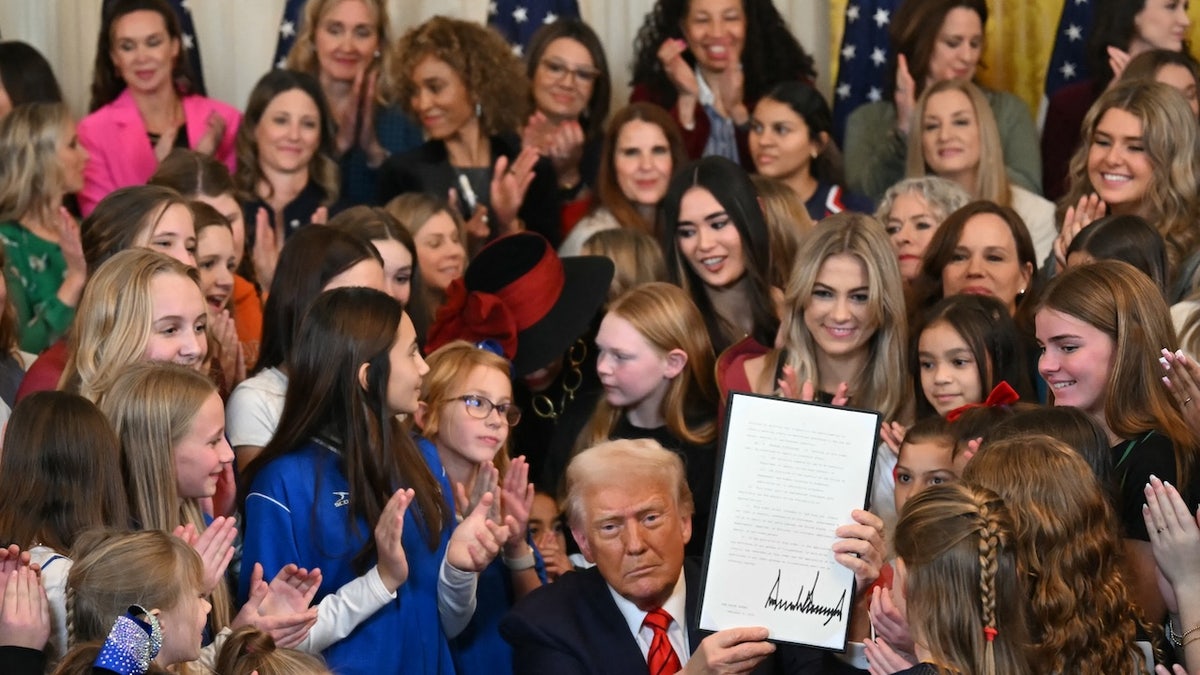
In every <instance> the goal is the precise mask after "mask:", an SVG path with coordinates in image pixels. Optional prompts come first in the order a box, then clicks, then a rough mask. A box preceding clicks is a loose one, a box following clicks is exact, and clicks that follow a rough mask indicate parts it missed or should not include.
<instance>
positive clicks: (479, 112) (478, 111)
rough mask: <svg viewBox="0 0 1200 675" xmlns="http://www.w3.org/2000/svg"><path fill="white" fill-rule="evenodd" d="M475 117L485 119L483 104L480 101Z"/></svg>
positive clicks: (476, 107)
mask: <svg viewBox="0 0 1200 675" xmlns="http://www.w3.org/2000/svg"><path fill="white" fill-rule="evenodd" d="M475 116H476V117H483V104H482V103H480V102H479V101H476V102H475Z"/></svg>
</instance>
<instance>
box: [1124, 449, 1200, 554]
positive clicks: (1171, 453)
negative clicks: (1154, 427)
mask: <svg viewBox="0 0 1200 675" xmlns="http://www.w3.org/2000/svg"><path fill="white" fill-rule="evenodd" d="M1112 458H1113V475H1114V478H1115V480H1116V483H1117V485H1116V487H1117V495H1118V498H1119V501H1118V504H1117V508H1118V513H1117V515H1118V517H1119V518H1120V520H1121V526H1122V529H1123V530H1124V532H1125V537H1126V538H1129V539H1137V540H1140V541H1150V535H1149V534H1148V533H1147V532H1146V521H1145V520H1144V519H1143V518H1142V504H1145V503H1146V496H1145V493H1144V492H1143V490H1144V488H1145V487H1146V483H1148V482H1150V476H1151V475H1154V476H1157V477H1158V478H1159V479H1161V480H1164V481H1168V482H1170V483H1171V484H1172V485H1175V486H1176V487H1178V488H1179V491H1180V493H1182V494H1183V498H1184V500H1186V501H1187V503H1188V504H1189V505H1190V508H1191V509H1192V510H1195V509H1196V506H1197V501H1196V499H1197V496H1200V490H1198V489H1197V486H1196V483H1197V481H1196V480H1195V477H1193V479H1192V480H1190V481H1188V482H1187V483H1186V484H1183V483H1181V482H1180V481H1179V480H1178V478H1179V477H1178V476H1177V475H1176V472H1175V444H1174V443H1172V442H1171V439H1169V438H1167V437H1166V435H1164V434H1162V433H1159V432H1157V431H1149V432H1146V433H1144V434H1142V435H1141V436H1138V437H1137V438H1135V439H1133V440H1130V441H1123V442H1121V443H1118V444H1116V445H1114V446H1113V447H1112ZM1193 473H1196V472H1193Z"/></svg>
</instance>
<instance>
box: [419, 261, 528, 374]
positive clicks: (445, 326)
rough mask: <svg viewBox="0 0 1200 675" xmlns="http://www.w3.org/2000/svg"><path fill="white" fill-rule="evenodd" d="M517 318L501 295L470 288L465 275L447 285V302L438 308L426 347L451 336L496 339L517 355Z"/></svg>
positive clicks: (507, 352)
mask: <svg viewBox="0 0 1200 675" xmlns="http://www.w3.org/2000/svg"><path fill="white" fill-rule="evenodd" d="M517 332H518V330H517V322H516V319H515V318H514V317H513V315H512V312H510V311H509V309H508V305H505V304H504V301H503V300H501V299H500V297H499V296H498V295H495V294H492V293H485V292H483V291H468V290H467V286H466V284H465V283H464V282H463V280H462V278H461V277H460V278H458V279H455V280H454V281H452V282H450V286H449V287H447V288H446V302H445V304H443V305H442V306H441V308H440V309H438V312H437V320H436V321H434V323H433V326H432V327H431V328H430V329H429V340H428V341H427V343H426V345H425V348H426V351H429V352H432V351H434V350H435V349H437V348H438V347H441V346H442V345H444V344H446V343H447V342H450V341H451V340H467V341H468V342H475V341H477V340H484V339H491V340H495V341H496V342H497V343H499V344H500V346H501V347H502V348H503V349H504V355H505V356H506V357H508V358H509V359H512V358H513V357H514V356H516V355H517Z"/></svg>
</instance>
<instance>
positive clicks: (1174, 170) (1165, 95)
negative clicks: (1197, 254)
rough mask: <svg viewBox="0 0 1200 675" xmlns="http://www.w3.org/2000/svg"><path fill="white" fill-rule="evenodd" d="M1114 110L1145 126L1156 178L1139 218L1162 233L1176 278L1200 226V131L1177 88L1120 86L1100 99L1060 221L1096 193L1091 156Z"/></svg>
mask: <svg viewBox="0 0 1200 675" xmlns="http://www.w3.org/2000/svg"><path fill="white" fill-rule="evenodd" d="M1114 108H1115V109H1117V110H1123V111H1125V112H1127V113H1129V114H1130V115H1133V116H1134V117H1136V118H1137V119H1138V121H1139V122H1140V123H1141V126H1142V133H1141V138H1142V145H1143V147H1144V149H1145V156H1146V159H1147V160H1148V161H1149V163H1150V166H1151V167H1152V169H1153V175H1152V176H1151V180H1150V184H1149V185H1148V186H1147V187H1146V194H1145V195H1143V196H1142V198H1141V200H1140V203H1139V204H1138V205H1137V211H1136V213H1137V215H1140V216H1141V217H1143V218H1145V219H1146V221H1147V222H1149V223H1151V224H1153V225H1154V226H1155V227H1157V228H1158V231H1159V232H1160V233H1162V236H1163V240H1164V241H1166V243H1167V262H1168V264H1169V265H1170V268H1171V276H1172V278H1174V275H1175V274H1177V269H1178V267H1179V265H1181V264H1182V263H1183V262H1184V261H1185V260H1186V259H1187V257H1188V256H1189V255H1190V254H1191V253H1192V252H1193V251H1194V250H1195V249H1196V244H1197V241H1198V240H1200V234H1198V233H1197V230H1196V222H1197V221H1198V220H1200V204H1198V203H1197V200H1196V195H1197V193H1200V170H1197V168H1196V165H1195V162H1194V158H1195V157H1197V156H1200V128H1197V126H1196V116H1195V115H1193V114H1192V109H1191V108H1190V107H1189V106H1188V104H1187V100H1186V99H1184V97H1183V94H1181V93H1179V92H1178V91H1177V90H1175V89H1174V88H1172V87H1170V86H1168V85H1165V84H1159V83H1157V82H1136V81H1135V82H1120V83H1118V84H1117V85H1116V86H1114V87H1112V88H1111V89H1108V90H1107V91H1105V92H1104V93H1103V94H1101V95H1100V98H1098V99H1096V102H1095V103H1094V104H1092V107H1091V109H1089V110H1088V113H1087V116H1086V117H1084V119H1083V126H1082V127H1080V135H1081V139H1080V144H1079V149H1078V150H1076V151H1075V154H1074V156H1072V157H1071V168H1070V172H1069V173H1068V177H1069V179H1070V189H1069V190H1068V191H1067V194H1066V195H1065V196H1064V197H1063V198H1062V199H1061V200H1059V203H1058V204H1059V214H1058V215H1059V220H1060V221H1061V220H1062V214H1063V212H1065V211H1066V209H1067V207H1069V206H1073V205H1074V204H1076V203H1078V202H1079V198H1080V197H1083V196H1085V195H1088V194H1091V193H1093V192H1095V191H1096V190H1095V187H1094V186H1093V185H1092V182H1091V179H1090V178H1089V177H1088V154H1089V152H1090V151H1091V146H1092V143H1093V138H1094V137H1095V134H1096V127H1097V126H1099V124H1100V120H1101V119H1103V117H1104V114H1105V113H1107V112H1108V111H1109V110H1112V109H1114Z"/></svg>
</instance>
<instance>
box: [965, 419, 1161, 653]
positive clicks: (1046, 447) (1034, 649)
mask: <svg viewBox="0 0 1200 675" xmlns="http://www.w3.org/2000/svg"><path fill="white" fill-rule="evenodd" d="M962 478H963V480H964V481H966V482H969V483H972V484H974V485H979V486H982V487H985V488H987V489H990V490H993V491H995V492H996V493H997V494H999V495H1000V496H1001V497H1002V498H1003V499H1004V501H1005V502H1006V503H1007V504H1008V507H1009V510H1010V512H1011V513H1012V516H1013V522H1014V526H1015V527H1014V530H1015V532H1016V539H1017V542H1016V544H1017V566H1018V568H1020V571H1021V574H1022V575H1023V577H1024V578H1025V581H1026V583H1027V584H1029V585H1030V588H1029V589H1028V590H1029V596H1028V597H1029V599H1030V600H1029V605H1028V610H1029V615H1028V616H1029V619H1030V629H1031V630H1030V632H1031V636H1030V637H1031V638H1032V642H1031V644H1030V656H1031V657H1032V660H1034V661H1035V662H1037V663H1042V664H1045V665H1046V671H1047V672H1055V673H1116V672H1133V671H1137V670H1141V668H1142V664H1141V652H1140V650H1139V648H1138V647H1137V646H1136V645H1135V644H1134V643H1135V641H1136V640H1137V629H1138V627H1139V626H1143V625H1144V624H1143V621H1142V618H1141V616H1140V614H1139V612H1138V610H1137V608H1136V607H1135V606H1134V604H1133V600H1132V597H1131V591H1130V586H1129V581H1128V577H1127V574H1126V573H1125V571H1124V569H1123V567H1122V562H1123V555H1122V549H1121V539H1120V526H1119V524H1118V521H1117V517H1116V514H1115V513H1114V512H1113V510H1112V508H1111V507H1110V506H1109V503H1108V500H1107V498H1106V496H1105V495H1106V493H1105V491H1104V489H1103V487H1102V486H1101V485H1100V484H1099V482H1098V481H1097V480H1096V478H1095V477H1094V475H1093V474H1092V470H1091V469H1090V468H1089V467H1088V465H1087V462H1085V461H1084V459H1083V457H1081V456H1080V455H1079V453H1078V452H1076V451H1075V450H1074V449H1072V448H1071V447H1070V446H1068V445H1066V444H1065V443H1063V442H1062V441H1058V440H1056V439H1053V438H1050V437H1049V436H1042V435H1038V434H1029V435H1025V436H1021V437H1016V438H1010V439H1007V440H1003V441H998V442H991V443H987V444H985V445H984V446H983V448H981V449H980V450H979V452H978V453H977V454H976V455H975V457H974V459H972V460H971V462H970V463H969V464H967V468H966V470H965V471H964V472H963V476H962Z"/></svg>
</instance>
